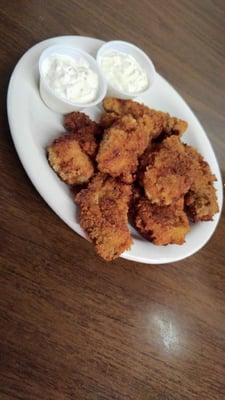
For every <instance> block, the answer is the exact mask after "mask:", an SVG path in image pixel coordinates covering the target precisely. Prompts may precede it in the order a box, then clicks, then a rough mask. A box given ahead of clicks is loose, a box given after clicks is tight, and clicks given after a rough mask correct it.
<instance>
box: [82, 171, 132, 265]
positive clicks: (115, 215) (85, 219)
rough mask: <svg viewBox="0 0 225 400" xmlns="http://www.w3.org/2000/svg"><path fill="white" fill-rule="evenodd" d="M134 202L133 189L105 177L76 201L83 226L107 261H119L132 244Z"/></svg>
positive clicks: (92, 181)
mask: <svg viewBox="0 0 225 400" xmlns="http://www.w3.org/2000/svg"><path fill="white" fill-rule="evenodd" d="M130 198H131V187H130V186H129V185H126V184H123V183H122V182H119V181H117V180H116V179H113V178H111V177H109V176H107V175H104V174H101V173H99V174H97V175H96V176H94V177H93V179H92V180H91V182H90V183H89V184H88V187H87V189H83V190H81V192H79V193H78V195H76V197H75V202H76V203H77V204H78V205H79V206H80V224H81V226H82V227H83V229H84V230H85V231H86V232H87V234H88V236H89V237H90V239H91V240H92V242H93V243H94V245H95V248H96V251H97V253H98V254H99V255H100V256H101V257H102V258H103V259H104V260H106V261H111V260H113V259H115V258H117V257H119V256H120V254H121V253H123V252H124V251H125V250H127V249H129V248H130V246H131V244H132V239H131V235H130V232H129V229H128V226H127V222H128V217H127V214H128V205H129V201H130Z"/></svg>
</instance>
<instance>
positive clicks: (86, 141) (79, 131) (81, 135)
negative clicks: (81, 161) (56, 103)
mask: <svg viewBox="0 0 225 400" xmlns="http://www.w3.org/2000/svg"><path fill="white" fill-rule="evenodd" d="M64 126H65V128H66V130H67V131H69V132H71V133H73V134H74V136H75V138H76V140H77V141H78V143H79V145H80V147H81V148H82V150H83V151H84V152H85V153H86V154H88V155H89V156H90V157H91V158H94V156H95V155H96V152H97V149H98V136H100V133H101V129H100V127H99V125H98V124H97V123H96V122H94V121H92V120H91V119H90V118H89V117H88V116H87V115H86V114H84V113H81V112H78V111H75V112H72V113H70V114H67V115H66V116H65V117H64Z"/></svg>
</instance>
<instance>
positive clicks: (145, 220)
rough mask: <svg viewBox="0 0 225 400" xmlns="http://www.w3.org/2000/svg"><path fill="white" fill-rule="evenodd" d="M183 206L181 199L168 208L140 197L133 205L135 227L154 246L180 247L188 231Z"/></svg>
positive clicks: (188, 227)
mask: <svg viewBox="0 0 225 400" xmlns="http://www.w3.org/2000/svg"><path fill="white" fill-rule="evenodd" d="M183 206H184V200H183V198H180V199H179V200H178V201H177V202H175V203H174V204H173V205H170V206H158V205H156V204H152V203H151V202H150V201H149V200H148V199H147V198H144V197H142V198H140V199H138V200H137V201H136V205H135V226H136V228H137V230H138V231H139V232H140V233H141V234H142V235H143V236H144V237H145V238H146V239H147V240H149V241H151V242H153V243H154V244H156V245H167V244H179V245H181V244H183V243H184V242H185V235H186V234H187V233H188V231H189V230H190V226H189V222H188V218H187V216H186V214H185V212H184V211H183Z"/></svg>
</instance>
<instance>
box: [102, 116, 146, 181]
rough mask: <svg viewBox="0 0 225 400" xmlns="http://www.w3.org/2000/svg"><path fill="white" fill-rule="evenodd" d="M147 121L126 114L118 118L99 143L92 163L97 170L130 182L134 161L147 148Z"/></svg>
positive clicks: (135, 164)
mask: <svg viewBox="0 0 225 400" xmlns="http://www.w3.org/2000/svg"><path fill="white" fill-rule="evenodd" d="M150 125H151V121H150V122H149V120H148V117H146V116H145V115H144V116H143V117H140V118H138V119H135V118H133V117H132V116H131V115H129V114H127V115H124V116H123V117H121V118H119V119H118V120H117V121H116V122H115V123H114V124H113V125H112V126H111V127H110V128H109V129H108V130H106V132H105V134H104V137H103V140H102V142H101V143H100V147H99V152H98V154H97V157H96V160H97V163H98V169H99V171H101V172H104V173H108V174H109V175H111V176H112V177H120V178H121V179H122V181H123V182H125V183H131V182H132V181H133V179H134V177H135V172H136V169H137V165H138V158H139V156H140V155H141V154H142V153H143V152H144V150H145V149H146V147H147V146H148V143H149V140H150V137H149V132H150V131H151V127H150Z"/></svg>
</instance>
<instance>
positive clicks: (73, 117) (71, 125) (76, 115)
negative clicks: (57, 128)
mask: <svg viewBox="0 0 225 400" xmlns="http://www.w3.org/2000/svg"><path fill="white" fill-rule="evenodd" d="M64 126H65V128H66V130H67V131H69V132H73V131H74V130H77V129H80V128H84V127H85V126H91V127H92V128H93V130H94V129H95V130H96V133H97V131H98V125H97V123H96V122H95V121H92V120H91V119H90V118H89V117H88V115H86V114H84V113H82V112H79V111H74V112H72V113H69V114H66V115H65V117H64Z"/></svg>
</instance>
